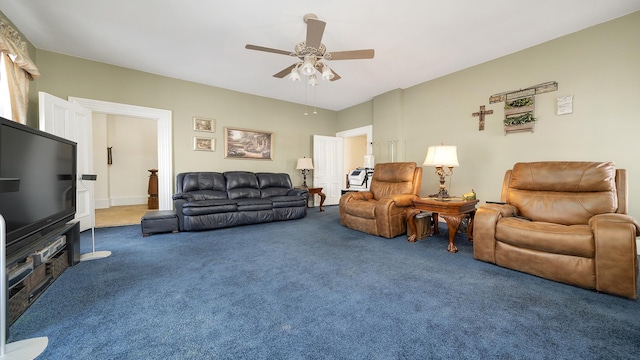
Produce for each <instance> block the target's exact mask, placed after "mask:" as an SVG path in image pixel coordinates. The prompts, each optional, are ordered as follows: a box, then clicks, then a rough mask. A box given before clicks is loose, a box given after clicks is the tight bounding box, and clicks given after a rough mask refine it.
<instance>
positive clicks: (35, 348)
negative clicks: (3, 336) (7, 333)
mask: <svg viewBox="0 0 640 360" xmlns="http://www.w3.org/2000/svg"><path fill="white" fill-rule="evenodd" d="M48 344H49V338H48V337H46V336H44V337H39V338H33V339H26V340H21V341H16V342H12V343H10V344H6V345H5V347H4V354H2V355H1V356H0V359H2V360H5V359H15V360H17V359H35V358H36V357H38V355H40V354H42V352H43V351H44V349H46V348H47V345H48Z"/></svg>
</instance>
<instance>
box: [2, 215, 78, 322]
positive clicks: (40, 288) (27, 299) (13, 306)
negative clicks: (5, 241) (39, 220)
mask: <svg viewBox="0 0 640 360" xmlns="http://www.w3.org/2000/svg"><path fill="white" fill-rule="evenodd" d="M62 235H64V236H66V245H65V246H64V247H63V248H62V249H61V250H60V251H59V252H58V254H62V253H63V252H64V251H66V252H67V256H66V259H60V258H58V259H56V260H53V259H50V260H53V261H56V262H59V261H64V262H65V263H66V264H65V266H64V267H66V265H68V266H74V265H76V264H77V263H79V262H80V223H79V222H78V221H71V222H69V223H66V224H64V225H63V226H61V227H58V228H57V229H55V230H53V231H50V232H47V233H45V234H43V235H41V236H40V238H38V239H37V240H36V241H33V242H32V244H31V245H29V246H28V247H25V248H24V249H20V251H19V252H16V253H13V254H11V255H10V256H7V262H6V264H7V268H9V267H11V266H12V265H14V264H17V263H20V262H24V261H25V260H26V258H27V257H28V256H29V255H30V254H33V253H35V252H36V251H38V250H40V249H42V248H43V247H45V246H46V245H47V244H49V243H51V242H53V241H54V240H55V239H57V238H58V237H60V236H62ZM51 263H52V261H50V263H49V264H45V263H43V264H42V265H40V266H38V267H36V268H34V270H33V272H32V273H31V274H29V275H27V276H26V277H25V278H24V279H23V280H21V281H20V282H18V283H17V284H15V285H14V287H13V289H11V291H7V292H6V293H7V294H8V299H7V300H8V304H9V306H8V308H7V312H8V314H6V319H7V323H6V326H7V333H8V327H9V325H11V324H12V323H13V322H14V321H15V320H16V319H17V318H18V317H19V316H20V315H21V314H22V313H23V312H24V311H25V310H26V309H27V308H29V306H30V305H31V304H32V303H33V301H34V300H36V299H37V298H38V297H39V296H40V295H41V294H42V293H43V292H44V291H45V290H46V288H47V287H48V286H50V285H51V283H52V282H53V281H54V280H55V278H57V276H59V275H60V273H58V272H57V271H56V270H57V269H59V267H55V268H56V269H52V267H53V266H52V264H51ZM63 269H64V268H63ZM52 272H53V273H52ZM43 274H45V275H44V276H43ZM5 290H8V289H5ZM4 292H5V291H3V293H4ZM3 316H5V314H3Z"/></svg>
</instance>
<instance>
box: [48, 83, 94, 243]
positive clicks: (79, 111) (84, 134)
mask: <svg viewBox="0 0 640 360" xmlns="http://www.w3.org/2000/svg"><path fill="white" fill-rule="evenodd" d="M38 101H39V103H40V130H42V131H46V132H48V133H51V134H54V135H57V136H60V137H63V138H65V139H68V140H71V141H75V142H76V143H77V144H78V168H77V171H78V180H77V184H76V188H77V193H76V195H77V196H76V199H77V200H76V217H75V218H76V220H79V221H80V231H84V230H87V229H90V228H91V227H92V219H93V217H94V216H95V213H94V212H95V209H94V204H93V196H92V195H91V192H93V182H92V181H81V180H80V175H82V174H93V144H92V127H91V111H90V110H88V109H85V108H83V107H82V106H80V105H78V104H75V103H72V102H69V101H66V100H63V99H60V98H57V97H55V96H53V95H50V94H47V93H44V92H39V93H38Z"/></svg>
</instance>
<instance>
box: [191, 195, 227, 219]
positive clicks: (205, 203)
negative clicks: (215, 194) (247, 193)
mask: <svg viewBox="0 0 640 360" xmlns="http://www.w3.org/2000/svg"><path fill="white" fill-rule="evenodd" d="M237 210H238V205H237V203H236V201H235V200H228V199H222V200H201V201H190V202H187V203H185V204H183V205H182V214H184V215H187V216H196V215H206V214H219V213H225V212H234V211H237Z"/></svg>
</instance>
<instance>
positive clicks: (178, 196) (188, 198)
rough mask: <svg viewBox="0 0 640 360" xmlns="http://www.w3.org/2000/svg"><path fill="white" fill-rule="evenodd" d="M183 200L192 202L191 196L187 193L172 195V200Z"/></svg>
mask: <svg viewBox="0 0 640 360" xmlns="http://www.w3.org/2000/svg"><path fill="white" fill-rule="evenodd" d="M179 199H183V200H185V201H193V196H192V195H191V194H188V193H178V194H173V200H179Z"/></svg>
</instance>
